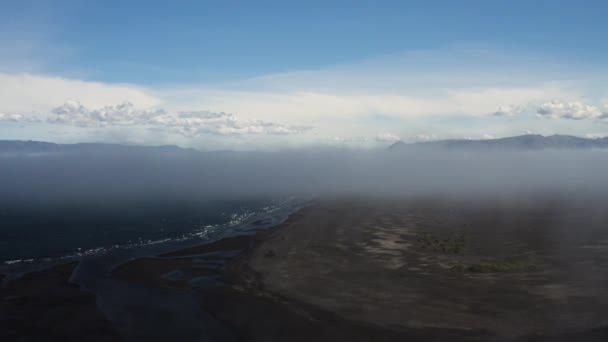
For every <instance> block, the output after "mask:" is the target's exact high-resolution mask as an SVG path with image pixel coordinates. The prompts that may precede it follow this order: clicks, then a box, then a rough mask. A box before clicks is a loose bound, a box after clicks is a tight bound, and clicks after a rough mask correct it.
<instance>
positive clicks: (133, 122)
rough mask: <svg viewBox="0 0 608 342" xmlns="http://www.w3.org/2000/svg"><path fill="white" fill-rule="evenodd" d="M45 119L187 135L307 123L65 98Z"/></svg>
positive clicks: (295, 130)
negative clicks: (98, 105)
mask: <svg viewBox="0 0 608 342" xmlns="http://www.w3.org/2000/svg"><path fill="white" fill-rule="evenodd" d="M46 121H47V122H48V123H53V124H67V125H72V126H79V127H106V126H147V127H150V128H154V129H156V130H164V131H167V132H171V133H177V134H180V135H183V136H187V137H195V136H199V135H203V134H218V135H231V134H269V135H289V134H300V133H303V132H306V131H308V130H310V129H311V128H312V127H309V126H286V125H281V124H277V123H273V122H265V121H260V120H240V119H239V118H237V117H236V116H235V115H233V114H229V113H223V112H220V113H214V112H209V111H191V112H178V113H170V112H167V111H165V110H163V109H153V110H149V109H137V108H135V106H134V105H133V104H131V103H129V102H125V103H122V104H119V105H115V106H105V107H103V108H100V109H88V108H87V107H85V106H84V105H83V104H81V103H80V102H78V101H73V100H71V101H66V102H65V103H64V104H63V105H61V106H59V107H56V108H54V109H53V110H51V113H50V114H49V115H48V117H47V118H46Z"/></svg>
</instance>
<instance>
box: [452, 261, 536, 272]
mask: <svg viewBox="0 0 608 342" xmlns="http://www.w3.org/2000/svg"><path fill="white" fill-rule="evenodd" d="M457 268H460V269H462V270H463V271H467V272H475V273H494V272H520V271H534V270H536V269H537V266H536V265H534V264H531V263H527V262H521V261H502V262H482V263H477V264H468V265H459V266H457Z"/></svg>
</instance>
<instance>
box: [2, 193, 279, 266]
mask: <svg viewBox="0 0 608 342" xmlns="http://www.w3.org/2000/svg"><path fill="white" fill-rule="evenodd" d="M287 203H291V202H290V200H288V199H255V200H238V201H237V200H233V201H230V200H223V201H205V202H187V201H186V202H166V203H163V202H160V201H155V202H153V203H137V204H132V205H124V204H123V205H120V206H101V207H96V206H92V205H90V203H88V204H87V205H82V206H79V205H69V206H66V205H63V206H57V207H52V206H44V207H36V206H29V207H28V206H25V207H23V206H20V207H14V208H11V207H3V208H0V265H2V264H4V265H10V264H19V263H29V262H38V261H45V260H54V259H57V258H68V257H74V256H76V257H77V256H86V255H92V254H97V253H101V252H105V251H108V250H112V249H124V248H137V247H140V246H146V245H151V244H165V245H169V244H171V243H176V242H181V243H182V244H183V243H188V242H192V243H196V242H197V241H198V242H200V241H204V239H208V238H209V237H210V236H211V235H213V234H217V233H218V232H220V233H221V231H222V230H227V229H230V228H231V227H234V226H237V225H239V224H242V223H243V222H246V221H248V220H252V219H255V218H257V219H264V215H266V214H268V213H272V212H273V211H277V210H281V209H283V207H284V206H285V205H287Z"/></svg>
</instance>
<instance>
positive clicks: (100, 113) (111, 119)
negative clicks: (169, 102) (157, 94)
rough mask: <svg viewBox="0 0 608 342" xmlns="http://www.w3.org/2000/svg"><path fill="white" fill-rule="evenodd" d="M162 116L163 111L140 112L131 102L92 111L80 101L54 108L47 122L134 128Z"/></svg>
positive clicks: (69, 102) (71, 101) (69, 101)
mask: <svg viewBox="0 0 608 342" xmlns="http://www.w3.org/2000/svg"><path fill="white" fill-rule="evenodd" d="M162 115H166V113H165V111H164V110H162V109H156V110H138V109H135V107H134V106H133V104H132V103H130V102H124V103H122V104H119V105H116V106H105V107H103V108H100V109H93V110H91V109H88V108H87V107H85V106H84V105H83V104H82V103H80V102H78V101H74V100H68V101H66V102H65V103H64V104H63V105H61V106H59V107H55V108H53V109H52V110H51V114H50V115H49V116H48V117H47V121H48V122H49V123H54V124H68V125H73V126H80V127H104V126H132V125H141V124H148V123H150V120H152V119H154V118H156V117H159V116H162Z"/></svg>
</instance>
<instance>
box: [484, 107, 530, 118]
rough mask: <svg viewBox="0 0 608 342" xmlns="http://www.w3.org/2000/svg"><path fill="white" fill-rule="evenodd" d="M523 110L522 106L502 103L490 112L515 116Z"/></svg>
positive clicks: (497, 114) (494, 114) (496, 114)
mask: <svg viewBox="0 0 608 342" xmlns="http://www.w3.org/2000/svg"><path fill="white" fill-rule="evenodd" d="M524 110H525V108H524V107H522V106H512V105H502V106H498V109H497V110H496V111H495V112H493V113H492V115H493V116H515V115H517V114H520V113H523V111H524Z"/></svg>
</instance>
